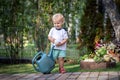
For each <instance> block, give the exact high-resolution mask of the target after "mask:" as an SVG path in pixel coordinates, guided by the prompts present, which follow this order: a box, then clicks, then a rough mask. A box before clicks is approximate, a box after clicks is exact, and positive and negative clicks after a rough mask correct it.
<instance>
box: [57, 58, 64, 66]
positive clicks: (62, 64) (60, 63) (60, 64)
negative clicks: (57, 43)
mask: <svg viewBox="0 0 120 80" xmlns="http://www.w3.org/2000/svg"><path fill="white" fill-rule="evenodd" d="M58 61H59V68H63V67H64V58H63V57H60V58H58Z"/></svg>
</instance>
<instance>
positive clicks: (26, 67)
mask: <svg viewBox="0 0 120 80" xmlns="http://www.w3.org/2000/svg"><path fill="white" fill-rule="evenodd" d="M65 68H66V70H67V72H88V71H90V72H96V71H99V72H102V71H120V63H118V64H117V66H116V67H114V68H107V69H96V70H83V69H81V68H80V65H79V64H68V63H65ZM57 72H58V64H56V66H55V68H54V70H53V71H52V73H57ZM0 73H5V74H15V73H39V72H36V71H35V70H34V68H33V66H32V64H14V65H7V64H0Z"/></svg>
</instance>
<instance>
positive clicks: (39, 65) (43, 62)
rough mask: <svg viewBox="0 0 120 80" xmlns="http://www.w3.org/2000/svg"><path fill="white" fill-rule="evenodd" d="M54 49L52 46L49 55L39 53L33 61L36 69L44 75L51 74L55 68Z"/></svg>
mask: <svg viewBox="0 0 120 80" xmlns="http://www.w3.org/2000/svg"><path fill="white" fill-rule="evenodd" d="M53 48H54V46H52V48H51V50H50V52H49V53H48V55H47V54H46V53H44V52H42V51H39V52H38V53H37V54H36V55H35V56H34V58H33V59H32V65H33V67H34V69H35V70H36V71H38V72H41V73H43V74H48V73H50V72H51V71H52V70H53V69H54V67H55V61H54V59H53V55H52V53H53Z"/></svg>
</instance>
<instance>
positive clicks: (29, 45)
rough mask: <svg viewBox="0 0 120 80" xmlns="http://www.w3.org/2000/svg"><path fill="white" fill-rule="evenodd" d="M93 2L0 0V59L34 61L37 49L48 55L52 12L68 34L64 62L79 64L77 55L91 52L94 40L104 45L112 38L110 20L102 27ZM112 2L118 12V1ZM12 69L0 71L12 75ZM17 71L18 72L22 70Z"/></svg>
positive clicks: (17, 66) (119, 2) (71, 0)
mask: <svg viewBox="0 0 120 80" xmlns="http://www.w3.org/2000/svg"><path fill="white" fill-rule="evenodd" d="M96 1H97V0H0V14H1V15H0V57H9V58H11V59H18V58H19V59H22V58H33V56H34V55H35V54H36V52H37V51H40V50H41V51H44V52H46V53H47V52H48V51H49V47H50V43H49V41H48V39H47V34H48V32H49V30H50V28H51V27H53V25H52V22H51V17H52V15H53V14H54V13H62V14H63V15H64V17H65V24H64V27H65V28H67V29H68V35H69V41H68V49H67V58H66V60H68V61H71V60H73V63H74V60H75V61H79V57H80V56H82V55H83V54H89V53H91V52H93V51H94V45H95V44H94V42H95V39H96V37H98V38H102V39H103V40H104V42H108V41H110V40H112V39H113V38H114V36H112V34H114V31H113V28H112V26H111V23H110V20H109V18H108V19H107V22H106V26H103V21H104V14H103V12H101V10H102V9H101V8H102V7H100V6H99V5H97V4H96ZM114 1H115V2H116V4H117V7H118V10H119V12H120V7H119V6H120V0H114ZM69 29H71V30H70V31H69ZM77 33H78V34H79V35H78V34H77ZM76 37H79V40H80V42H79V43H76ZM12 63H14V61H13V62H12ZM76 63H77V62H76ZM78 65H79V64H76V65H70V67H72V66H73V67H74V68H75V67H76V69H75V70H76V71H77V70H78V69H79V67H78ZM13 66H14V65H13ZM13 66H12V65H10V66H9V65H8V66H6V65H1V66H0V69H1V70H0V71H1V73H2V71H3V72H5V71H4V70H5V69H6V70H8V71H9V72H11V71H12V70H10V69H12V67H13ZM20 66H21V67H23V68H24V70H25V69H28V68H29V67H30V69H28V71H31V72H34V71H33V69H32V68H31V65H30V64H27V65H25V64H22V65H19V64H18V65H15V67H14V69H16V68H20ZM66 66H67V65H66ZM118 69H119V68H116V70H118ZM113 70H114V69H113ZM13 71H15V70H13ZM17 71H18V72H20V71H22V69H20V71H19V70H17ZM55 71H56V70H55ZM70 71H72V69H71V70H70ZM78 71H79V70H78ZM23 72H24V71H23ZM26 72H27V71H26ZM53 72H54V71H53ZM13 73H14V72H13Z"/></svg>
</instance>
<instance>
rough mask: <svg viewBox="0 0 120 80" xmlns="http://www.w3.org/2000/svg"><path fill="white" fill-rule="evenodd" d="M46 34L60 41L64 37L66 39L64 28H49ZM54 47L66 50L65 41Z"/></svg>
mask: <svg viewBox="0 0 120 80" xmlns="http://www.w3.org/2000/svg"><path fill="white" fill-rule="evenodd" d="M48 36H49V37H52V38H54V39H55V40H57V41H59V42H61V41H62V40H64V39H68V35H67V32H66V31H65V30H64V29H60V30H57V29H56V28H55V27H53V28H51V30H50V32H49V34H48ZM51 44H53V43H51ZM54 49H59V50H66V43H65V44H63V45H61V46H55V48H54Z"/></svg>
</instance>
